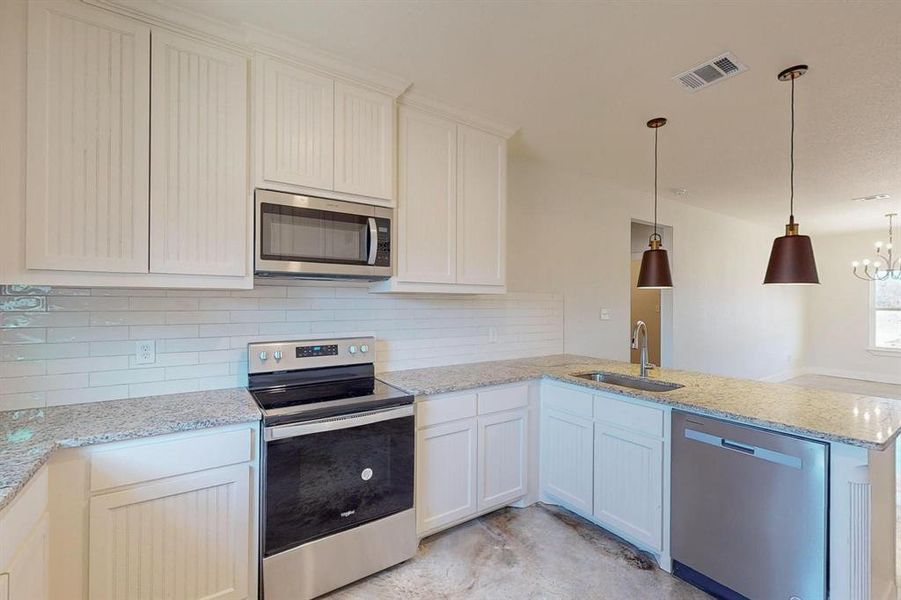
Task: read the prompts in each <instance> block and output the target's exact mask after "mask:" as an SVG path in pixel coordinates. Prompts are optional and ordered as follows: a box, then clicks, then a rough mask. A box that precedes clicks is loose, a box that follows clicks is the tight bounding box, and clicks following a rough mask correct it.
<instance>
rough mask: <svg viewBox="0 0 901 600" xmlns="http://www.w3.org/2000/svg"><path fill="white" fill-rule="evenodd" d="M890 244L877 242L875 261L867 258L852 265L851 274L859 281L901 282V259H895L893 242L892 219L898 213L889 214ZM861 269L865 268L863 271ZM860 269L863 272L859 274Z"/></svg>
mask: <svg viewBox="0 0 901 600" xmlns="http://www.w3.org/2000/svg"><path fill="white" fill-rule="evenodd" d="M885 216H886V217H888V243H887V244H883V243H882V242H881V241H880V242H876V256H875V257H874V258H873V260H870V259H869V258H865V259H863V260H860V261H857V260H855V261H854V262H852V263H851V272H852V273H853V274H854V276H855V277H857V278H858V279H863V280H864V281H885V280H886V279H894V280H901V258H899V259H898V260H895V259H894V254H893V248H892V241H893V231H892V229H893V227H892V219H893V218H895V217H897V216H898V213H888V214H887V215H885ZM861 267H863V268H862V269H861ZM859 269H860V271H861V272H858V270H859Z"/></svg>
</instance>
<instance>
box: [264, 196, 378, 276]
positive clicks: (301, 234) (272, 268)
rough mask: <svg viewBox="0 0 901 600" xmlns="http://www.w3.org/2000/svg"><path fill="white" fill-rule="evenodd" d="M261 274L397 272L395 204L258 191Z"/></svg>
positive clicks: (361, 274)
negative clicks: (393, 253)
mask: <svg viewBox="0 0 901 600" xmlns="http://www.w3.org/2000/svg"><path fill="white" fill-rule="evenodd" d="M255 233H256V240H255V241H256V256H255V259H256V264H255V269H256V272H257V273H258V274H261V275H268V274H293V275H301V276H306V277H360V278H367V279H379V278H385V277H390V275H391V246H390V236H391V210H390V209H387V208H380V207H376V206H367V205H365V204H355V203H353V202H342V201H339V200H328V199H325V198H313V197H308V196H296V195H293V194H285V193H283V192H273V191H269V190H257V191H256V232H255Z"/></svg>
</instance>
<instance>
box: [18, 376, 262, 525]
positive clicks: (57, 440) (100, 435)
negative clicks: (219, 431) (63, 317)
mask: <svg viewBox="0 0 901 600" xmlns="http://www.w3.org/2000/svg"><path fill="white" fill-rule="evenodd" d="M260 418H261V414H260V410H259V408H257V405H256V402H254V400H253V397H251V395H250V394H249V393H248V392H247V390H246V389H244V388H232V389H225V390H210V391H206V392H191V393H186V394H171V395H166V396H150V397H147V398H129V399H127V400H111V401H108V402H91V403H87V404H72V405H68V406H54V407H50V408H41V409H28V410H13V411H7V412H0V436H2V437H0V440H2V445H0V510H2V509H3V508H4V507H5V506H6V505H7V504H9V502H11V501H12V499H13V497H14V496H15V495H16V493H17V492H18V491H19V490H21V489H22V487H23V486H24V485H25V484H26V483H27V482H28V480H29V479H30V478H31V477H32V475H34V474H35V473H37V471H38V469H40V468H41V466H42V465H43V464H44V463H46V462H47V460H48V459H49V458H50V455H51V453H52V452H53V450H55V449H56V448H77V447H80V446H90V445H93V444H103V443H106V442H119V441H123V440H131V439H137V438H144V437H152V436H155V435H164V434H167V433H175V432H178V431H191V430H194V429H206V428H210V427H219V426H222V425H233V424H237V423H251V422H254V421H259V420H260Z"/></svg>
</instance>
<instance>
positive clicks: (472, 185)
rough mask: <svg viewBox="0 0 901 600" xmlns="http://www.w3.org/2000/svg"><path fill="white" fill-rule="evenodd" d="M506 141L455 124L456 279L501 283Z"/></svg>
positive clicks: (503, 275) (467, 281) (504, 253)
mask: <svg viewBox="0 0 901 600" xmlns="http://www.w3.org/2000/svg"><path fill="white" fill-rule="evenodd" d="M506 226H507V142H506V140H504V139H503V138H500V137H498V136H496V135H492V134H490V133H487V132H484V131H481V130H479V129H475V128H473V127H469V126H467V125H462V124H461V125H458V126H457V283H462V284H472V285H504V283H505V282H506V278H505V273H504V271H505V266H506V246H507V244H506V240H507V234H506Z"/></svg>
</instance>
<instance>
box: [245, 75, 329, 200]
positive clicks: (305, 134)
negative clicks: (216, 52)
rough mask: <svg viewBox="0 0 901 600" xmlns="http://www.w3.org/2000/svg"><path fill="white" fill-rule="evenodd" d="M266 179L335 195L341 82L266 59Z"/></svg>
mask: <svg viewBox="0 0 901 600" xmlns="http://www.w3.org/2000/svg"><path fill="white" fill-rule="evenodd" d="M259 60H260V61H261V62H262V68H261V70H259V71H257V73H258V76H259V77H262V79H263V81H262V89H263V93H262V98H261V104H262V109H263V116H262V119H261V125H262V127H261V132H260V133H261V138H260V140H261V144H262V146H263V158H262V160H263V179H264V180H265V181H268V182H272V183H284V184H289V185H298V186H304V187H311V188H319V189H324V190H331V189H332V188H333V186H334V162H335V143H334V133H335V123H334V114H335V105H334V102H335V82H334V80H332V79H331V78H329V77H324V76H322V75H318V74H316V73H313V72H310V71H305V70H304V69H301V68H299V67H296V66H294V65H291V64H289V63H286V62H283V61H279V60H276V59H273V58H268V57H262V58H260V59H259Z"/></svg>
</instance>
